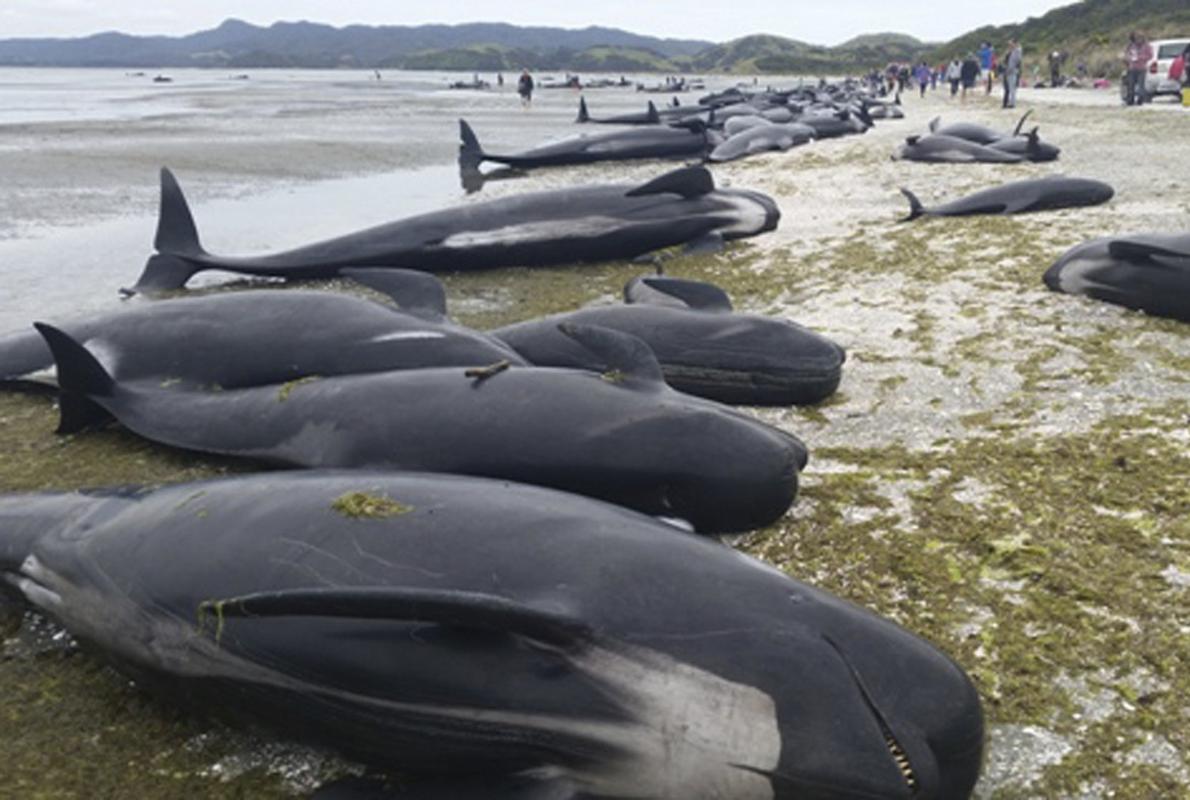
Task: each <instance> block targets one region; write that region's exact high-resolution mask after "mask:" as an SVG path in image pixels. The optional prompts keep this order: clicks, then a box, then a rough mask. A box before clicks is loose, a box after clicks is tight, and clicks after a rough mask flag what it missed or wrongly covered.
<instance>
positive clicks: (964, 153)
mask: <svg viewBox="0 0 1190 800" xmlns="http://www.w3.org/2000/svg"><path fill="white" fill-rule="evenodd" d="M893 158H900V159H904V160H905V161H924V162H926V163H932V164H967V163H973V162H981V163H988V164H1019V163H1021V162H1022V161H1024V160H1025V159H1024V157H1023V156H1021V155H1018V154H1016V153H1010V152H1005V151H1003V150H997V149H996V148H994V147H991V146H990V145H985V144H976V143H975V142H972V141H969V140H967V139H960V138H959V137H957V136H946V135H943V134H937V133H932V134H929V135H927V136H907V137H906V138H905V143H904V144H903V145H901V146H900V147H899V148H898V150H897V152H896V154H895V155H894V156H893Z"/></svg>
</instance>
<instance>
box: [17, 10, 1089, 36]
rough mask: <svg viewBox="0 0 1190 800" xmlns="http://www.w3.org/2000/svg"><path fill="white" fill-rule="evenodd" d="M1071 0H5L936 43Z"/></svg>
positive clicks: (181, 13) (68, 15)
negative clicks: (900, 37)
mask: <svg viewBox="0 0 1190 800" xmlns="http://www.w3.org/2000/svg"><path fill="white" fill-rule="evenodd" d="M1063 5H1070V0H992V2H982V3H981V2H953V3H952V2H929V3H923V2H921V0H910V2H897V1H896V0H722V2H708V0H585V2H579V3H577V4H574V5H572V4H571V3H570V2H566V0H509V1H508V2H493V1H492V0H487V1H486V2H478V1H477V0H451V1H450V2H426V0H417V1H416V2H415V0H164V2H162V1H161V0H0V39H7V38H15V37H41V36H68V37H69V36H85V35H87V34H91V33H99V32H102V31H110V30H119V31H125V32H127V33H136V34H166V35H179V34H186V33H192V32H194V31H197V30H204V29H207V28H213V27H215V26H216V25H218V24H219V23H220V22H222V21H223V20H224V19H227V18H228V17H236V18H238V19H242V20H245V21H247V22H251V23H253V24H257V25H269V24H272V23H273V22H276V21H277V20H299V19H307V20H311V21H313V22H324V23H327V24H329V25H335V26H342V25H349V24H352V23H359V24H363V25H421V24H425V23H445V24H458V23H462V22H510V23H512V24H515V25H549V26H556V27H562V28H585V27H587V26H588V25H601V26H607V27H612V28H622V29H623V30H627V31H631V32H633V33H641V34H647V35H651V36H660V37H673V38H682V39H707V40H710V41H714V42H723V41H727V40H729V39H735V38H738V37H740V36H746V35H748V34H751V33H771V34H775V35H778V36H787V37H789V38H792V39H800V40H802V41H806V42H811V43H814V44H838V43H839V42H842V41H845V40H846V39H849V38H851V37H852V36H855V35H857V34H860V33H877V32H881V31H895V32H899V33H908V34H911V35H913V36H916V37H918V38H919V39H924V40H927V41H943V40H946V39H952V38H954V37H955V36H958V35H959V34H962V33H965V32H967V31H969V30H971V29H972V28H977V27H979V26H981V25H987V24H997V25H998V24H1003V23H1007V22H1019V21H1023V20H1024V19H1025V18H1026V17H1028V16H1038V15H1041V14H1043V13H1045V12H1046V11H1048V10H1049V9H1051V8H1056V7H1058V6H1063Z"/></svg>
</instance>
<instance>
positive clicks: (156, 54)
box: [0, 19, 712, 68]
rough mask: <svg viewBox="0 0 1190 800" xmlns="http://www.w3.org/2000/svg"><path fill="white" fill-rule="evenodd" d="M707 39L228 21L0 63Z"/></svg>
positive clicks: (5, 49) (226, 59) (321, 61)
mask: <svg viewBox="0 0 1190 800" xmlns="http://www.w3.org/2000/svg"><path fill="white" fill-rule="evenodd" d="M711 44H712V43H711V42H706V41H698V40H688V39H660V38H657V37H653V36H642V35H639V34H634V33H629V32H627V31H622V30H617V29H614V28H598V27H590V28H584V29H582V30H568V29H564V28H546V27H520V26H515V25H506V24H503V23H473V24H467V25H418V26H396V25H391V26H390V25H386V26H379V27H375V26H366V25H349V26H347V27H344V28H335V27H332V26H330V25H322V24H319V23H313V22H277V23H274V24H273V25H270V26H269V27H267V28H262V27H258V26H256V25H251V24H249V23H247V22H243V21H241V20H236V19H229V20H226V21H225V22H223V24H221V25H220V26H219V27H217V28H213V29H211V30H207V31H200V32H198V33H192V34H189V35H187V36H177V37H174V36H131V35H129V34H125V33H114V32H111V33H100V34H95V35H93V36H86V37H83V38H79V39H3V40H0V64H4V65H7V66H56V67H227V66H243V67H251V66H293V67H319V68H334V67H362V68H370V67H378V66H390V67H392V66H402V65H403V61H404V59H405V58H409V57H413V56H415V55H417V54H424V53H426V52H427V51H437V50H457V49H465V48H472V47H477V46H494V47H498V48H504V49H508V50H520V51H522V52H525V53H535V52H550V51H556V50H558V49H563V50H566V51H567V52H578V51H582V50H586V49H589V48H593V47H607V46H611V47H623V48H629V49H636V50H647V51H652V52H656V53H659V54H660V55H661V56H662V57H664V58H668V57H674V56H683V55H693V54H694V53H696V52H698V51H700V50H704V49H706V48H707V47H710V46H711Z"/></svg>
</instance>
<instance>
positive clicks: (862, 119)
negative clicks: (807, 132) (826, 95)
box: [797, 107, 873, 139]
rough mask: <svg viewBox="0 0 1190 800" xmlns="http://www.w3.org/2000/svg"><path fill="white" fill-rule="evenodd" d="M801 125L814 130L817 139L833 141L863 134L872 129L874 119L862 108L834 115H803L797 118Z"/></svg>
mask: <svg viewBox="0 0 1190 800" xmlns="http://www.w3.org/2000/svg"><path fill="white" fill-rule="evenodd" d="M797 122H798V124H800V125H807V126H809V127H811V128H813V129H814V138H815V139H833V138H835V137H838V136H848V135H850V134H853V133H863V132H864V131H866V130H867V129H868V128H870V127H872V125H873V122H872V118H871V117H870V116H868V112H867V111H865V110H864V109H863V108H862V107H857V108H856V109H843V110H841V111H837V112H834V113H829V114H827V113H812V114H802V115H801V116H800V117H798V118H797Z"/></svg>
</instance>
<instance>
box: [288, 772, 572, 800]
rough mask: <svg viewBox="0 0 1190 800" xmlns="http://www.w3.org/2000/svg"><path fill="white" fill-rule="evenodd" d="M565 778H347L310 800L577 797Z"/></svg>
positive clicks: (559, 799)
mask: <svg viewBox="0 0 1190 800" xmlns="http://www.w3.org/2000/svg"><path fill="white" fill-rule="evenodd" d="M579 797H580V795H579V794H578V793H577V792H576V790H575V788H574V785H573V784H572V783H571V782H570V781H568V780H566V779H565V778H559V777H551V776H540V777H539V776H536V775H533V774H526V775H514V776H508V775H487V776H482V775H479V776H477V775H457V776H450V777H438V778H429V779H426V780H421V781H413V782H411V781H406V780H402V781H401V782H399V783H396V782H392V781H387V780H385V779H384V778H380V777H351V778H343V779H341V780H337V781H335V782H333V783H329V784H326V785H325V786H320V787H319V788H318V790H317V791H315V792H314V794H313V795H311V797H310V800H579Z"/></svg>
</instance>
